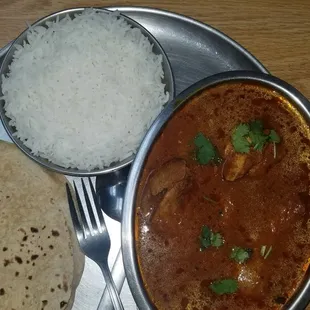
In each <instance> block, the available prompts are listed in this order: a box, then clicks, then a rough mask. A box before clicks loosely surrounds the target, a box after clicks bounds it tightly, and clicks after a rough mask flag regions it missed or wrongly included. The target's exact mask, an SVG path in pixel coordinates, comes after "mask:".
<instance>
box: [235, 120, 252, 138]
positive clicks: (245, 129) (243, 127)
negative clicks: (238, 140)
mask: <svg viewBox="0 0 310 310" xmlns="http://www.w3.org/2000/svg"><path fill="white" fill-rule="evenodd" d="M249 132H250V127H249V125H248V124H242V123H241V124H239V125H238V126H237V127H236V129H235V132H234V134H235V135H236V136H238V137H244V136H246V135H248V134H249Z"/></svg>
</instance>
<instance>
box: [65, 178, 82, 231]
mask: <svg viewBox="0 0 310 310" xmlns="http://www.w3.org/2000/svg"><path fill="white" fill-rule="evenodd" d="M66 190H67V197H68V203H69V209H70V214H71V218H72V223H73V227H74V229H75V230H76V232H81V231H82V230H83V229H82V226H81V224H80V221H79V218H78V215H77V213H76V209H75V207H74V202H73V198H72V195H71V190H70V188H69V185H68V183H66Z"/></svg>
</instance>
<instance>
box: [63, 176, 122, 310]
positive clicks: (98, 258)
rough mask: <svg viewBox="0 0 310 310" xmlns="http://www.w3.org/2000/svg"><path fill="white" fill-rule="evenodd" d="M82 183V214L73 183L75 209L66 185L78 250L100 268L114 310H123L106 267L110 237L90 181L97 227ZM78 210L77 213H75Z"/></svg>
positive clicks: (80, 203)
mask: <svg viewBox="0 0 310 310" xmlns="http://www.w3.org/2000/svg"><path fill="white" fill-rule="evenodd" d="M81 181H82V188H83V192H84V197H85V202H86V206H87V211H85V212H84V210H83V206H82V202H81V199H80V196H79V193H78V191H77V188H76V185H75V182H73V185H74V190H75V195H76V201H77V208H76V207H75V206H74V200H73V198H72V195H71V191H70V188H69V185H68V183H67V184H66V190H67V196H68V202H69V207H70V213H71V217H72V222H73V227H74V229H75V232H76V236H77V239H78V241H79V244H80V248H81V250H82V252H83V253H84V254H85V255H86V256H88V257H89V258H90V259H92V260H93V261H94V262H96V263H97V264H98V265H99V267H100V268H101V271H102V274H103V276H104V279H105V282H106V286H107V288H108V291H109V294H110V297H111V300H112V303H113V306H114V309H116V310H123V309H124V307H123V305H122V302H121V299H120V297H119V295H118V293H117V290H116V287H115V283H114V281H113V278H112V275H111V272H110V269H109V266H108V255H109V252H110V247H111V240H110V236H109V233H108V230H107V227H106V224H105V221H104V217H103V214H102V211H101V209H100V207H99V205H98V200H97V195H96V192H95V189H94V186H93V183H92V181H91V180H90V178H88V181H89V185H90V189H91V193H92V196H93V200H94V205H95V210H96V211H95V213H96V215H97V218H98V219H99V224H100V225H97V221H96V218H95V213H94V210H93V208H92V205H91V202H90V199H89V196H88V193H87V190H86V186H85V183H84V181H83V179H81ZM77 209H78V211H77ZM87 213H88V215H89V219H90V222H91V226H92V227H89V225H88V223H87V220H86V214H87Z"/></svg>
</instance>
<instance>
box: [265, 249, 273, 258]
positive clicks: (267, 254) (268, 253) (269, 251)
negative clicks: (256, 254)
mask: <svg viewBox="0 0 310 310" xmlns="http://www.w3.org/2000/svg"><path fill="white" fill-rule="evenodd" d="M271 251H272V246H270V248H269V250H268V251H267V253H266V255H265V256H264V259H266V258H267V257H268V256H269V255H270V253H271Z"/></svg>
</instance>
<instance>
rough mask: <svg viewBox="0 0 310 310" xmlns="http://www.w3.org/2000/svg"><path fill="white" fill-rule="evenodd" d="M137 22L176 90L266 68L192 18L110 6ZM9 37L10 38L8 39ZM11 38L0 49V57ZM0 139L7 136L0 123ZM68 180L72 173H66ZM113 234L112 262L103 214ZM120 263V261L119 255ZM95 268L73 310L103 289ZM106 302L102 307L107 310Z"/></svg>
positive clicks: (90, 303)
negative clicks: (160, 51) (156, 45)
mask: <svg viewBox="0 0 310 310" xmlns="http://www.w3.org/2000/svg"><path fill="white" fill-rule="evenodd" d="M108 9H111V10H119V11H120V12H121V13H123V14H125V15H127V16H129V17H131V18H132V19H134V20H136V21H137V22H139V23H141V24H142V25H143V26H144V27H145V28H146V29H147V30H149V31H150V32H151V33H152V34H153V35H154V36H155V38H156V39H157V40H158V41H159V42H160V44H161V45H162V47H163V48H164V50H165V51H166V53H167V55H168V58H169V60H170V62H171V65H172V69H173V72H174V75H175V82H176V92H177V94H178V93H180V92H181V91H183V90H184V89H185V88H187V87H188V86H190V85H192V84H193V83H195V82H197V81H198V80H200V79H202V78H204V77H207V76H210V75H213V74H215V73H220V72H223V71H231V70H253V71H260V72H265V73H268V71H267V70H266V69H265V67H264V66H263V65H262V64H261V63H260V62H259V61H258V60H257V59H256V58H255V57H254V56H253V55H251V54H250V53H249V52H248V51H246V50H245V49H244V48H243V47H241V46H240V45H239V44H237V43H236V42H235V41H233V40H232V39H230V38H229V37H227V36H226V35H224V34H223V33H221V32H219V31H218V30H216V29H214V28H212V27H210V26H208V25H205V24H203V23H200V22H198V21H195V20H193V19H191V18H188V17H185V16H182V15H178V14H174V13H171V12H167V11H162V10H157V9H150V8H143V7H108ZM12 39H13V38H12ZM9 46H10V43H9V44H8V45H7V46H5V47H4V48H3V49H2V50H0V62H1V61H2V60H3V56H4V55H5V53H6V52H7V50H8V48H9ZM0 139H2V140H9V139H8V136H7V135H6V133H5V131H4V128H3V127H2V125H1V124H0ZM69 179H70V181H71V180H73V179H74V178H69ZM106 221H107V226H108V229H109V231H110V234H111V239H112V248H111V254H110V257H109V264H110V266H112V265H113V262H114V260H115V258H116V257H117V253H118V250H119V247H120V224H119V223H117V222H116V221H114V220H111V219H109V218H106ZM118 263H119V264H121V263H122V260H121V256H119V260H118ZM114 271H116V272H114V273H113V276H114V278H115V279H116V280H117V281H119V282H120V279H121V278H122V277H124V272H123V269H122V268H115V269H114ZM103 283H104V280H103V277H102V275H101V273H100V270H99V268H98V267H97V265H96V264H95V263H93V262H92V261H91V260H89V259H86V262H85V269H84V273H83V276H82V279H81V283H80V285H79V287H78V289H77V292H76V298H75V302H74V306H73V309H75V310H86V309H96V308H97V306H98V303H99V300H100V297H101V294H102V292H103V289H104V285H103ZM121 298H122V300H123V303H124V307H125V309H128V310H133V309H136V306H135V303H134V301H133V298H132V296H131V294H130V291H129V288H128V285H127V283H126V282H125V286H124V288H123V290H122V293H121ZM109 308H110V306H109V305H107V304H105V305H103V307H101V309H109Z"/></svg>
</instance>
